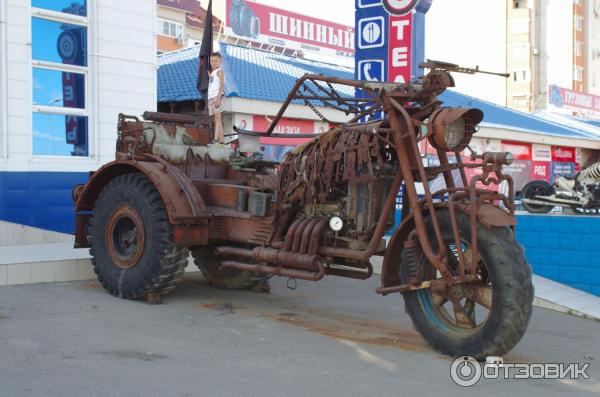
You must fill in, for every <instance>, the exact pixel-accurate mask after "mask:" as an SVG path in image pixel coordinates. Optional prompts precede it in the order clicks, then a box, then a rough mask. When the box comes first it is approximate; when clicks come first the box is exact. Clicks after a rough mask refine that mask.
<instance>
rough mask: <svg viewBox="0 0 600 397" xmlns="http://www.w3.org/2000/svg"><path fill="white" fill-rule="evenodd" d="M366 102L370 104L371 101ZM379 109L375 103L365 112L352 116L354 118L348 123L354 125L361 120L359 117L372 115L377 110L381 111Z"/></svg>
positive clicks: (378, 105) (379, 106)
mask: <svg viewBox="0 0 600 397" xmlns="http://www.w3.org/2000/svg"><path fill="white" fill-rule="evenodd" d="M365 99H367V98H365ZM365 102H366V101H365ZM368 102H372V100H369V101H368ZM381 108H382V107H381V104H380V103H377V102H376V103H375V104H374V105H372V106H370V107H368V108H367V109H365V110H363V111H361V112H359V113H358V114H357V115H356V116H354V117H353V118H352V119H351V120H350V121H348V123H355V122H357V121H358V120H360V119H361V117H364V116H366V115H367V114H371V113H374V112H376V111H378V109H381Z"/></svg>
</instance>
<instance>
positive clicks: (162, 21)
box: [156, 18, 185, 39]
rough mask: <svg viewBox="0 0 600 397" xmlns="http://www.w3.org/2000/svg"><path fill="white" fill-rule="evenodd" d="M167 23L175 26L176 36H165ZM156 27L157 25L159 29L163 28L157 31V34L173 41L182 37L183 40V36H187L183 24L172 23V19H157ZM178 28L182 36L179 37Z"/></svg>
mask: <svg viewBox="0 0 600 397" xmlns="http://www.w3.org/2000/svg"><path fill="white" fill-rule="evenodd" d="M165 22H166V23H168V24H173V25H175V35H174V36H173V35H171V34H165V31H164V24H165ZM156 25H157V27H158V26H161V29H160V30H159V31H157V32H156V34H159V35H161V36H164V37H170V38H172V39H178V38H180V37H181V38H183V36H184V34H185V31H184V26H183V24H182V23H180V22H177V21H172V20H170V19H164V18H156ZM178 27H179V28H180V32H181V36H177V28H178ZM157 30H158V29H157ZM169 30H170V28H169Z"/></svg>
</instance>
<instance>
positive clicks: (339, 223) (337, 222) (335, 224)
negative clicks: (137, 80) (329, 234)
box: [329, 216, 344, 232]
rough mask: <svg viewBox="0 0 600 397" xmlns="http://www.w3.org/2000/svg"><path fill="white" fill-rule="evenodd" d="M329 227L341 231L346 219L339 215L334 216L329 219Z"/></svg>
mask: <svg viewBox="0 0 600 397" xmlns="http://www.w3.org/2000/svg"><path fill="white" fill-rule="evenodd" d="M329 227H330V228H331V230H333V231H334V232H339V231H340V230H342V227H344V221H343V220H342V218H340V217H339V216H332V217H331V219H329Z"/></svg>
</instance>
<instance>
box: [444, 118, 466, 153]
mask: <svg viewBox="0 0 600 397" xmlns="http://www.w3.org/2000/svg"><path fill="white" fill-rule="evenodd" d="M465 134H466V132H465V119H464V117H461V118H458V119H456V120H454V121H453V122H451V123H450V124H448V125H446V133H445V134H444V140H445V141H446V146H447V147H448V149H450V151H455V150H456V148H457V147H459V146H460V144H461V142H462V141H463V139H464V138H465ZM469 140H470V139H469Z"/></svg>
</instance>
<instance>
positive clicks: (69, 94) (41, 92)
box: [33, 68, 85, 109]
mask: <svg viewBox="0 0 600 397" xmlns="http://www.w3.org/2000/svg"><path fill="white" fill-rule="evenodd" d="M33 104H34V105H45V106H58V107H69V108H77V109H85V75H84V74H81V73H70V72H60V71H58V70H51V69H42V68H33Z"/></svg>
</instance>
